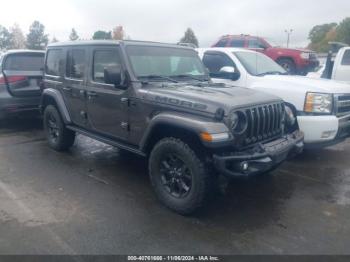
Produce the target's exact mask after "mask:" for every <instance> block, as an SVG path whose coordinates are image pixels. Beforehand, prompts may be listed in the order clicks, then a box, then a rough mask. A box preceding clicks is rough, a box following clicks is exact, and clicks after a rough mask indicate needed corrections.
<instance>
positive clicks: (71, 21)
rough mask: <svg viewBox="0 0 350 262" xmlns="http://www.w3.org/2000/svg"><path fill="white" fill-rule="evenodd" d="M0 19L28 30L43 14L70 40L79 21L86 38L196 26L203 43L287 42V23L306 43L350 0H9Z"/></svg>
mask: <svg viewBox="0 0 350 262" xmlns="http://www.w3.org/2000/svg"><path fill="white" fill-rule="evenodd" d="M1 2H2V3H1V15H0V25H3V26H6V27H9V26H11V25H13V24H14V23H18V24H19V25H20V27H21V28H22V30H23V31H24V33H25V34H26V33H27V32H28V28H29V25H30V24H31V23H32V22H33V21H34V20H39V21H40V22H41V23H43V24H44V25H45V26H46V31H47V33H48V34H49V35H50V39H51V38H52V37H53V36H55V37H56V38H58V39H59V40H61V41H63V40H67V39H68V35H69V33H70V31H71V28H72V27H74V28H75V29H76V30H77V32H78V34H79V36H80V37H81V38H85V39H90V38H91V36H92V34H93V32H94V31H96V30H98V29H102V30H112V28H113V27H114V26H116V25H123V26H124V29H125V31H126V34H127V35H129V36H130V37H131V38H132V39H137V40H152V41H162V42H177V41H178V40H179V39H180V38H181V36H182V35H183V33H184V31H185V29H186V28H187V27H191V28H192V29H193V30H194V31H195V33H196V35H197V37H198V39H199V42H200V45H201V46H208V45H210V44H212V43H213V42H214V41H215V40H216V39H217V38H218V37H220V36H221V35H224V34H229V33H231V34H240V33H245V34H251V35H259V36H266V37H270V38H273V39H275V40H276V41H277V42H279V43H280V44H285V42H286V34H285V32H284V30H285V29H289V28H292V29H294V32H293V35H292V38H291V45H292V46H299V47H302V46H306V45H307V43H308V40H307V36H308V33H309V31H310V29H311V28H312V26H314V25H316V24H322V23H329V22H339V21H341V20H342V19H344V18H345V17H346V16H350V0H317V1H314V0H293V1H290V0H239V1H238V0H216V1H214V0H55V1H52V0H29V1H26V0H23V1H19V0H4V1H1Z"/></svg>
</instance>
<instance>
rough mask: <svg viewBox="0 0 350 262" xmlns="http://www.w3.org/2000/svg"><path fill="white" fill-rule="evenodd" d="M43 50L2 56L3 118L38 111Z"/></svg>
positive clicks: (0, 98) (0, 106) (0, 91)
mask: <svg viewBox="0 0 350 262" xmlns="http://www.w3.org/2000/svg"><path fill="white" fill-rule="evenodd" d="M44 57H45V52H44V51H32V50H13V51H8V52H5V53H3V54H2V55H1V57H0V119H2V118H5V117H11V116H14V115H18V114H23V113H24V112H39V104H40V96H41V91H40V83H41V81H42V74H43V73H42V68H43V66H44Z"/></svg>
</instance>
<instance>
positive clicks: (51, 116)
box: [44, 105, 75, 151]
mask: <svg viewBox="0 0 350 262" xmlns="http://www.w3.org/2000/svg"><path fill="white" fill-rule="evenodd" d="M44 129H45V134H46V138H47V141H48V142H49V145H50V147H51V148H53V149H54V150H56V151H64V150H67V149H68V148H70V147H71V146H72V145H73V144H74V140H75V132H74V131H71V130H69V129H67V128H66V127H65V125H64V122H63V120H62V118H61V115H60V113H59V112H58V110H57V109H56V107H55V106H53V105H48V106H47V107H46V108H45V111H44Z"/></svg>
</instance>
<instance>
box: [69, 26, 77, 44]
mask: <svg viewBox="0 0 350 262" xmlns="http://www.w3.org/2000/svg"><path fill="white" fill-rule="evenodd" d="M78 39H79V35H78V33H77V31H76V30H75V29H74V28H72V31H71V33H70V35H69V40H71V41H75V40H78Z"/></svg>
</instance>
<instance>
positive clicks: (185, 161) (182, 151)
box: [149, 138, 211, 215]
mask: <svg viewBox="0 0 350 262" xmlns="http://www.w3.org/2000/svg"><path fill="white" fill-rule="evenodd" d="M149 172H150V179H151V182H152V185H153V187H154V190H155V193H156V195H157V197H158V198H159V199H160V201H161V202H162V203H163V204H164V205H166V206H167V207H169V208H170V209H172V210H174V211H176V212H178V213H180V214H184V215H185V214H190V213H193V212H194V211H196V210H197V209H199V208H200V207H201V206H202V205H203V204H204V202H205V200H206V199H207V197H208V195H209V192H210V191H211V190H210V181H209V180H210V175H209V173H208V172H207V170H206V169H205V165H204V162H203V161H202V160H200V158H199V157H198V156H197V155H196V154H195V152H194V151H193V150H192V149H191V148H190V147H189V145H187V144H186V143H184V142H183V141H182V140H180V139H175V138H164V139H162V140H160V141H159V142H158V143H157V144H156V145H155V147H154V148H153V150H152V152H151V155H150V158H149Z"/></svg>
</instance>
